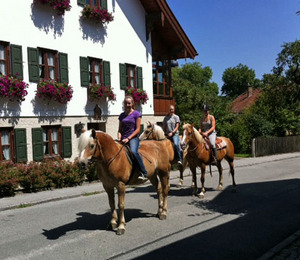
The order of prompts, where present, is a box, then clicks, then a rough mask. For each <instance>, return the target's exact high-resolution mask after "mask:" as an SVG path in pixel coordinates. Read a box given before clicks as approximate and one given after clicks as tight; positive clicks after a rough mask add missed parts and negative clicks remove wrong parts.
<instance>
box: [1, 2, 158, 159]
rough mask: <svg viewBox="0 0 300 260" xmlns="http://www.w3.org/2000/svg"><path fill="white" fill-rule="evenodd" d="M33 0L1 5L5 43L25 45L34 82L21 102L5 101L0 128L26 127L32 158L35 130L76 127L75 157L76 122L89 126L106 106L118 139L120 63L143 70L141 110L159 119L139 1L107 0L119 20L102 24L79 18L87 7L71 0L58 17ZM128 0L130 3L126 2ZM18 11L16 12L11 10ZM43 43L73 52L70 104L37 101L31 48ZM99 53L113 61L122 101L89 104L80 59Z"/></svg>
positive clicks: (25, 65) (145, 118)
mask: <svg viewBox="0 0 300 260" xmlns="http://www.w3.org/2000/svg"><path fill="white" fill-rule="evenodd" d="M32 2H33V0H24V1H23V0H22V1H20V0H10V1H5V2H4V3H2V5H1V11H2V12H1V21H2V26H1V34H0V41H6V42H9V43H10V44H16V45H21V46H22V54H23V75H24V77H23V79H24V81H25V82H27V83H29V88H28V95H27V96H26V99H25V101H23V102H22V103H21V104H18V103H16V102H7V100H4V99H3V98H2V99H0V117H1V118H0V127H8V126H9V127H10V126H13V127H15V128H26V129H27V130H26V132H27V149H28V160H29V161H30V160H32V140H31V128H33V127H39V126H43V125H57V124H59V125H62V126H71V127H72V142H73V155H72V158H71V159H74V158H75V157H76V156H77V154H76V147H77V143H76V141H77V136H76V134H75V131H74V125H75V124H77V123H78V122H79V121H80V122H82V123H84V124H85V126H87V123H88V122H95V120H94V119H93V117H92V115H93V113H94V112H93V109H94V107H95V105H96V104H98V105H99V106H100V107H101V109H102V115H103V118H102V119H101V120H102V121H104V122H106V132H107V133H109V134H110V135H111V136H113V137H114V138H116V136H117V134H116V132H117V127H118V115H119V114H120V113H121V112H122V102H123V99H124V91H123V90H121V89H120V76H119V63H130V64H135V65H137V66H140V67H142V68H143V87H144V90H146V92H147V94H148V96H149V100H148V102H147V104H145V105H143V106H142V107H140V108H139V110H140V111H141V112H142V114H143V119H142V124H145V122H146V121H151V122H157V121H162V118H159V117H158V118H157V117H156V118H155V117H154V116H153V115H154V111H153V91H152V55H151V52H152V50H151V38H150V39H149V40H148V41H146V29H145V11H144V9H143V7H142V6H141V4H140V1H138V0H130V1H123V0H112V1H110V0H108V1H107V3H108V11H109V12H112V14H113V16H114V21H112V22H110V23H109V24H108V25H104V26H102V25H99V24H94V23H92V22H87V21H85V20H81V19H80V14H81V10H82V7H81V6H79V5H78V4H77V0H71V6H72V8H71V10H70V11H67V12H65V15H64V16H59V15H57V14H56V13H55V11H54V10H52V9H51V7H49V6H48V5H43V4H40V3H38V4H36V5H35V6H33V5H32ZM124 2H126V3H124ZM12 10H13V12H12ZM28 47H32V48H36V47H43V48H47V49H52V50H57V51H58V52H63V53H67V54H68V67H69V84H70V85H71V86H72V87H73V90H74V93H73V98H72V100H71V101H70V102H69V103H68V104H67V105H61V104H58V103H55V102H50V103H49V104H46V103H44V102H41V101H38V100H36V99H35V90H36V86H37V84H36V83H32V82H29V73H28V57H27V48H28ZM80 56H83V57H87V56H90V57H95V58H99V59H103V60H106V61H109V62H110V72H111V85H112V87H113V90H114V92H115V94H116V97H117V100H116V102H114V103H111V102H105V101H100V102H90V101H88V100H87V88H85V87H81V84H80V82H81V81H80V66H79V65H80V64H79V57H80Z"/></svg>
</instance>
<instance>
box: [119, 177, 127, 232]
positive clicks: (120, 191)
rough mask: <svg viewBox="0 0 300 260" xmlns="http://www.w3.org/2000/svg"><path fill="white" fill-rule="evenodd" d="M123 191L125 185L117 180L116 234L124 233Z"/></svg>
mask: <svg viewBox="0 0 300 260" xmlns="http://www.w3.org/2000/svg"><path fill="white" fill-rule="evenodd" d="M125 191H126V186H125V184H124V183H123V182H119V184H118V198H119V205H118V206H119V211H120V223H119V226H118V230H117V235H123V234H124V233H125V224H126V223H125V216H124V209H125Z"/></svg>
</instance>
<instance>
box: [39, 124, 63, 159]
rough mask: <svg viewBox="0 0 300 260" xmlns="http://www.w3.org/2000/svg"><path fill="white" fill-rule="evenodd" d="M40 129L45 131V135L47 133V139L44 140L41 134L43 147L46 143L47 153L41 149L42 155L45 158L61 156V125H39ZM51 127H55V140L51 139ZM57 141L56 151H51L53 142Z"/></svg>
mask: <svg viewBox="0 0 300 260" xmlns="http://www.w3.org/2000/svg"><path fill="white" fill-rule="evenodd" d="M41 128H42V130H43V134H44V131H45V130H46V131H47V135H48V140H44V136H43V147H44V146H45V145H48V153H46V150H45V151H44V150H43V157H44V158H45V159H47V158H55V157H61V158H63V156H62V126H61V125H47V126H41ZM53 129H57V141H54V140H53V137H52V130H53ZM54 143H57V144H58V153H57V154H56V153H54V151H53V144H54Z"/></svg>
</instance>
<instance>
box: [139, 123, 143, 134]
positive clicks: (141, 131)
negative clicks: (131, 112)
mask: <svg viewBox="0 0 300 260" xmlns="http://www.w3.org/2000/svg"><path fill="white" fill-rule="evenodd" d="M143 132H144V125H143V124H141V129H140V135H141V134H142V133H143Z"/></svg>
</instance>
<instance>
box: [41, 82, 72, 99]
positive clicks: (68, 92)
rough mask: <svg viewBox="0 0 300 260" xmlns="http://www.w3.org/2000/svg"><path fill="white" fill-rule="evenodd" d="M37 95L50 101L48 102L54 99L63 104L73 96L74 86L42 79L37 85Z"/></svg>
mask: <svg viewBox="0 0 300 260" xmlns="http://www.w3.org/2000/svg"><path fill="white" fill-rule="evenodd" d="M36 97H37V98H41V99H43V100H45V101H48V103H49V102H50V101H51V100H54V101H56V102H58V103H61V104H67V103H68V102H69V101H70V100H71V99H72V97H73V88H72V87H71V86H70V85H69V84H68V83H57V82H56V81H54V80H42V81H40V82H39V83H38V85H37V90H36Z"/></svg>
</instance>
